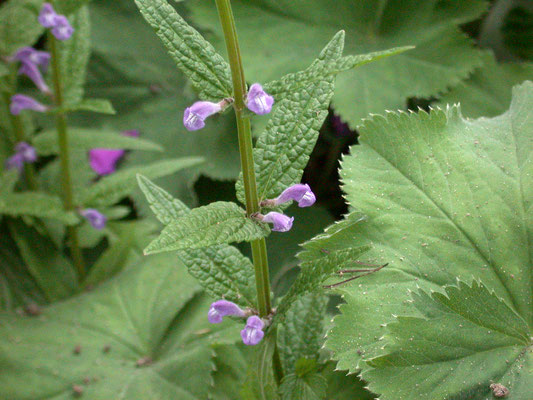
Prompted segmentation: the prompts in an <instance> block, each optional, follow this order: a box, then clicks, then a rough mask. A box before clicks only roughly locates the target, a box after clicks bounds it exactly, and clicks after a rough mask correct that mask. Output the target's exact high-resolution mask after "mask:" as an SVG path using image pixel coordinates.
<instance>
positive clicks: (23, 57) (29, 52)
mask: <svg viewBox="0 0 533 400" xmlns="http://www.w3.org/2000/svg"><path fill="white" fill-rule="evenodd" d="M9 61H10V62H14V61H20V64H21V65H20V69H19V71H18V73H19V75H26V76H27V77H28V78H30V79H31V80H32V81H33V83H35V85H36V86H37V87H38V88H39V90H41V91H42V92H44V93H50V89H49V88H48V86H47V85H46V83H45V81H44V79H43V76H42V75H41V71H40V70H39V67H42V69H43V72H46V69H47V68H48V64H49V62H50V54H49V53H47V52H46V51H39V50H35V49H34V48H33V47H29V46H26V47H21V48H20V49H19V50H17V52H16V53H15V54H14V55H13V56H12V57H10V58H9Z"/></svg>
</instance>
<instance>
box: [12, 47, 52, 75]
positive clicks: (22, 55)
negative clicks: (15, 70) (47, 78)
mask: <svg viewBox="0 0 533 400" xmlns="http://www.w3.org/2000/svg"><path fill="white" fill-rule="evenodd" d="M10 61H11V62H13V61H20V62H21V63H30V64H35V65H38V66H41V67H43V69H44V70H46V68H48V64H49V62H50V54H49V53H47V52H46V51H39V50H35V49H34V48H33V47H29V46H26V47H21V48H20V49H18V50H17V52H16V53H15V54H14V55H13V56H12V57H11V58H10Z"/></svg>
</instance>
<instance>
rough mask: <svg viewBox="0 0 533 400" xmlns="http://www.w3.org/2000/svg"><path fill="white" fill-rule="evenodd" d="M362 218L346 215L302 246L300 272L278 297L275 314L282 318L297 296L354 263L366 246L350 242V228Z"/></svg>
mask: <svg viewBox="0 0 533 400" xmlns="http://www.w3.org/2000/svg"><path fill="white" fill-rule="evenodd" d="M363 220H364V218H363V217H362V216H361V215H360V214H356V213H353V214H350V215H349V216H348V217H347V218H346V219H345V220H344V221H341V222H337V223H335V224H334V225H331V226H330V227H328V228H327V229H326V230H325V232H324V233H322V234H320V235H318V236H316V237H315V238H313V239H311V240H310V241H308V242H306V243H304V244H303V245H302V246H303V248H304V251H302V252H301V253H299V254H298V258H299V259H300V261H301V265H300V267H301V271H300V273H299V275H298V277H297V278H296V281H295V282H294V284H293V285H292V286H291V288H290V289H289V292H288V293H287V294H286V295H285V297H283V298H282V299H281V302H280V304H279V306H278V311H277V314H276V315H277V316H279V317H281V318H283V317H284V314H285V313H286V312H287V310H288V309H289V308H290V306H291V305H292V303H293V302H294V301H295V299H297V298H298V297H301V296H304V295H306V294H307V293H311V292H314V291H316V290H320V289H322V287H321V286H322V284H323V282H324V281H325V280H326V279H327V278H330V277H331V276H332V275H333V274H334V273H335V272H337V271H339V270H340V269H343V267H344V268H346V266H348V265H353V266H356V265H357V264H356V261H357V260H358V259H359V257H361V255H362V254H364V253H365V252H367V251H368V250H369V249H370V247H369V246H368V245H360V244H358V243H353V241H352V238H353V236H352V235H353V233H352V232H353V231H352V229H356V230H357V229H358V228H359V225H360V224H361V223H362V222H363ZM354 268H355V267H354Z"/></svg>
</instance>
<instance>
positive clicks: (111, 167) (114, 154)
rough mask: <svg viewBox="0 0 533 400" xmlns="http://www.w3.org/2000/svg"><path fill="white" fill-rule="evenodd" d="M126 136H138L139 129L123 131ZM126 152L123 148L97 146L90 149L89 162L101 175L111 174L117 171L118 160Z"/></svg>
mask: <svg viewBox="0 0 533 400" xmlns="http://www.w3.org/2000/svg"><path fill="white" fill-rule="evenodd" d="M122 134H123V135H125V136H131V137H138V136H139V131H138V130H136V129H131V130H128V131H124V132H122ZM124 154H126V151H125V150H122V149H103V148H96V149H92V150H90V151H89V164H90V166H91V168H92V169H93V171H94V172H96V173H97V174H98V175H100V176H104V175H109V174H112V173H113V172H115V171H116V165H117V162H118V161H119V160H120V159H121V158H122V157H123V156H124Z"/></svg>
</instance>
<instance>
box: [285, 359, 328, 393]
mask: <svg viewBox="0 0 533 400" xmlns="http://www.w3.org/2000/svg"><path fill="white" fill-rule="evenodd" d="M317 367H318V364H317V362H316V360H307V359H301V360H299V361H298V362H297V363H296V370H295V372H293V373H291V374H287V375H286V376H284V377H283V380H282V381H281V385H280V387H279V391H280V393H281V398H282V400H292V399H301V400H321V399H324V398H325V396H326V390H327V386H328V383H327V381H326V379H325V378H324V377H323V376H322V375H320V374H319V373H318V372H317Z"/></svg>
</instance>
